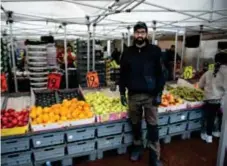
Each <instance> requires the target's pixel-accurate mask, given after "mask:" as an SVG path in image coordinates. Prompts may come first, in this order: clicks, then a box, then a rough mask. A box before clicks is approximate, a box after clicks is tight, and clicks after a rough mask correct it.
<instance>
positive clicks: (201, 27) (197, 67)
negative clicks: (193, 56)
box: [196, 25, 203, 72]
mask: <svg viewBox="0 0 227 166" xmlns="http://www.w3.org/2000/svg"><path fill="white" fill-rule="evenodd" d="M202 31H203V25H201V26H200V42H199V51H200V54H199V55H198V56H197V63H196V71H197V72H198V71H199V70H200V58H201V57H202V38H203V32H202Z"/></svg>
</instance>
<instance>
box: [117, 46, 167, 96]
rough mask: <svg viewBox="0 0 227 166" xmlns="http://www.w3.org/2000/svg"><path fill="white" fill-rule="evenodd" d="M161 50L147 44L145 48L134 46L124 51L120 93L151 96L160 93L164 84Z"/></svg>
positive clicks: (121, 64) (121, 65)
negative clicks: (147, 94) (126, 92)
mask: <svg viewBox="0 0 227 166" xmlns="http://www.w3.org/2000/svg"><path fill="white" fill-rule="evenodd" d="M161 56H162V53H161V49H160V48H159V47H158V46H155V45H152V44H149V43H148V42H147V44H146V46H145V47H142V48H138V47H136V46H135V45H134V46H130V47H128V48H127V49H125V50H124V52H123V54H122V58H121V63H120V93H121V95H124V94H125V91H126V88H127V89H128V93H129V95H130V94H135V93H149V94H152V95H153V96H156V95H158V94H159V93H161V92H162V90H163V88H164V84H165V78H164V72H163V70H162V64H161Z"/></svg>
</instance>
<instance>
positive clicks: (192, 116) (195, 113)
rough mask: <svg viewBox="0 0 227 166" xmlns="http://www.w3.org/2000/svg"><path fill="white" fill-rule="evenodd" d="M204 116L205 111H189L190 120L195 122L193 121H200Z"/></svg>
mask: <svg viewBox="0 0 227 166" xmlns="http://www.w3.org/2000/svg"><path fill="white" fill-rule="evenodd" d="M202 116H203V111H202V110H200V109H198V110H192V111H189V116H188V117H189V118H188V119H189V120H193V119H199V118H202Z"/></svg>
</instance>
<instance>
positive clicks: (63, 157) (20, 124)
mask: <svg viewBox="0 0 227 166" xmlns="http://www.w3.org/2000/svg"><path fill="white" fill-rule="evenodd" d="M178 88H181V87H175V86H172V85H170V86H167V87H166V91H165V93H164V94H163V96H162V104H161V106H160V107H159V109H158V111H159V135H160V138H161V139H162V140H163V141H164V142H165V143H170V142H171V138H172V137H173V136H175V135H181V137H182V139H189V138H190V135H191V133H192V132H194V131H198V130H200V129H201V118H202V110H201V107H200V105H198V103H199V102H200V101H201V100H202V96H200V95H202V94H200V92H199V90H196V89H193V88H191V89H190V88H188V89H190V90H192V91H193V92H191V91H189V90H188V91H185V92H182V93H181V92H179V94H178V95H174V92H175V91H176V90H177V91H178ZM167 89H168V90H167ZM174 90H175V91H174ZM183 93H184V94H183ZM195 93H199V94H197V95H195ZM190 95H191V96H190ZM30 96H31V95H30V94H28V93H25V94H14V95H13V94H9V95H8V94H7V95H5V98H6V99H5V100H6V101H5V104H4V105H2V107H4V108H2V111H1V115H2V131H1V134H2V148H3V151H2V157H3V159H4V160H2V161H4V162H5V164H6V165H7V164H8V165H9V164H12V165H13V164H22V163H23V164H32V163H34V164H35V165H41V164H43V163H46V162H47V161H49V162H52V161H59V160H60V161H61V162H62V164H63V165H71V164H72V159H73V158H74V157H79V156H89V160H95V159H101V158H103V155H104V154H105V152H106V151H108V150H111V149H116V150H117V152H118V154H122V153H126V150H127V147H129V146H130V145H131V144H132V135H131V127H130V123H129V122H128V119H127V108H126V107H123V106H122V105H121V103H120V99H119V96H118V93H117V92H113V91H110V90H109V89H107V88H105V89H85V90H81V89H72V90H60V91H34V97H33V98H30ZM187 97H188V98H189V99H190V101H187ZM19 100H20V102H19V103H18V102H16V101H19ZM15 109H16V110H15ZM13 117H16V118H13ZM142 129H143V138H144V145H145V142H146V123H145V120H143V123H142ZM95 144H97V146H95ZM21 151H23V153H22V152H21ZM32 155H34V158H32V157H31V156H32ZM3 165H4V164H3Z"/></svg>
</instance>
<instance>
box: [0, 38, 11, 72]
mask: <svg viewBox="0 0 227 166" xmlns="http://www.w3.org/2000/svg"><path fill="white" fill-rule="evenodd" d="M7 44H8V41H7V37H6V36H3V37H2V38H1V61H0V63H1V65H0V68H1V73H9V60H10V59H9V50H8V47H7Z"/></svg>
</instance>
